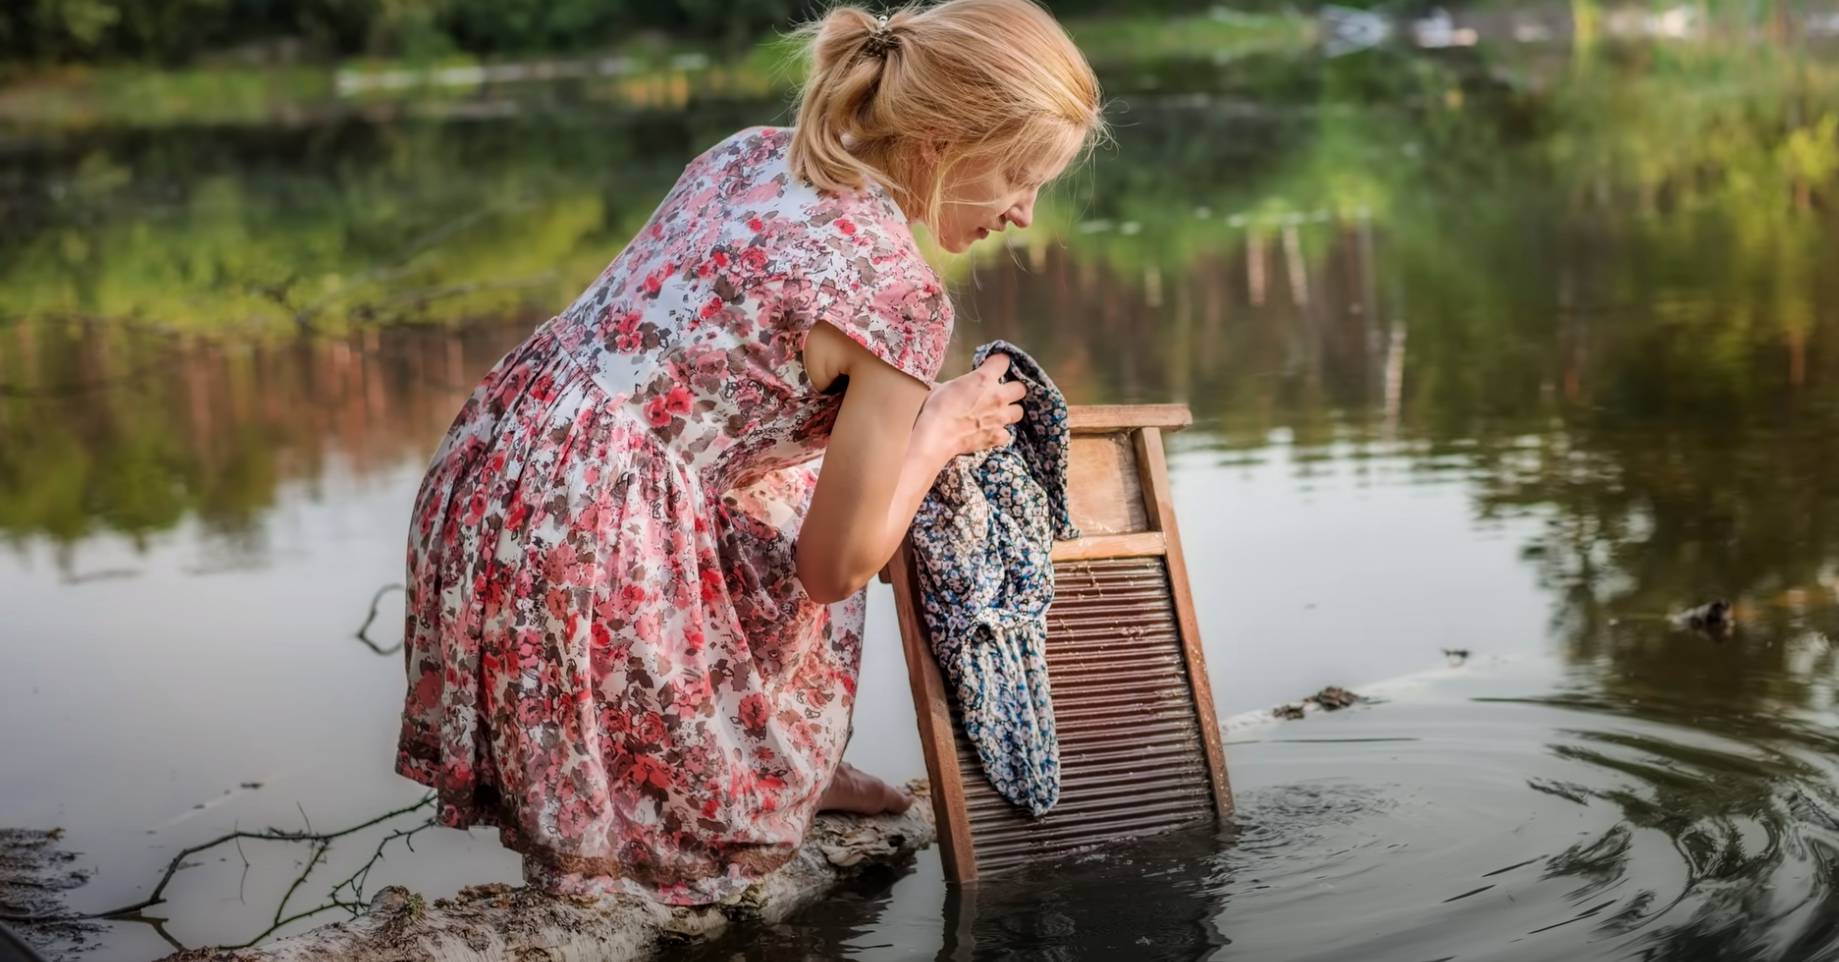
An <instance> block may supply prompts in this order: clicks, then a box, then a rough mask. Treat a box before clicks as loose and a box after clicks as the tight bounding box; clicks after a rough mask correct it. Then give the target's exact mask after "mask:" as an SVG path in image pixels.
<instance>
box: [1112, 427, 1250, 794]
mask: <svg viewBox="0 0 1839 962" xmlns="http://www.w3.org/2000/svg"><path fill="white" fill-rule="evenodd" d="M1135 434H1136V448H1137V468H1138V470H1140V471H1142V472H1143V493H1144V496H1145V501H1146V505H1147V507H1148V510H1149V516H1150V524H1151V526H1152V527H1153V528H1155V529H1156V530H1157V531H1159V532H1161V534H1162V537H1163V539H1164V541H1165V542H1166V544H1167V550H1168V554H1167V556H1166V557H1167V565H1168V575H1169V589H1170V592H1171V593H1172V594H1173V595H1174V601H1175V615H1176V619H1175V620H1176V623H1177V624H1178V625H1179V626H1180V628H1181V650H1182V654H1183V655H1184V656H1185V657H1186V658H1187V662H1188V684H1189V687H1190V688H1191V689H1192V690H1193V692H1194V710H1195V712H1196V714H1197V715H1198V716H1199V721H1200V730H1201V741H1202V742H1203V743H1204V744H1205V746H1206V750H1207V769H1208V773H1209V774H1210V775H1211V776H1212V781H1213V801H1214V809H1215V811H1217V812H1218V813H1219V817H1220V818H1221V819H1222V820H1224V819H1227V818H1230V817H1232V786H1231V783H1230V781H1229V780H1228V779H1227V776H1226V749H1225V746H1223V745H1222V744H1221V743H1220V722H1219V715H1218V714H1216V713H1215V712H1214V708H1213V684H1212V682H1211V681H1209V680H1208V678H1207V656H1206V653H1205V652H1204V651H1202V649H1201V641H1200V622H1199V620H1198V619H1197V618H1196V617H1195V615H1194V592H1193V590H1192V588H1191V587H1190V586H1189V584H1188V564H1187V559H1186V558H1185V557H1183V555H1182V553H1181V532H1180V531H1179V530H1178V528H1177V525H1176V523H1175V501H1174V497H1173V496H1172V494H1171V492H1170V487H1169V474H1168V461H1167V460H1166V454H1165V452H1164V451H1163V448H1162V432H1161V431H1160V430H1158V429H1156V428H1153V427H1146V428H1142V429H1140V430H1138V431H1136V432H1135Z"/></svg>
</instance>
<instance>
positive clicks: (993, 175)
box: [933, 159, 1067, 254]
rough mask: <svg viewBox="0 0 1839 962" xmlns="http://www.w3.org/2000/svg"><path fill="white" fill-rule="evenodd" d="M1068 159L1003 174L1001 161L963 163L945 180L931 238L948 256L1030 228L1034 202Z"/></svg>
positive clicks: (1032, 220)
mask: <svg viewBox="0 0 1839 962" xmlns="http://www.w3.org/2000/svg"><path fill="white" fill-rule="evenodd" d="M1066 165H1067V160H1065V159H1059V160H1054V161H1051V162H1047V163H1041V164H1036V165H1034V166H1033V167H1032V168H1031V169H1022V170H1013V169H1007V170H1006V169H1005V168H1006V167H1007V166H1008V165H1005V164H1004V163H1003V162H1002V161H1001V160H1000V159H987V160H977V159H973V160H968V161H965V162H964V163H962V164H959V165H958V166H957V167H956V168H954V169H953V170H952V172H951V174H949V175H948V176H947V177H946V180H945V184H944V191H943V194H944V203H942V204H941V205H940V208H939V223H938V224H936V225H933V228H934V229H933V236H934V237H935V238H936V239H937V240H938V242H939V246H940V247H943V248H945V249H946V250H947V251H950V252H951V253H953V254H957V253H961V252H962V251H964V249H965V248H967V247H970V246H971V245H972V244H974V243H976V242H977V241H979V240H982V239H983V238H985V237H988V236H990V235H991V234H994V233H997V232H999V231H1003V230H1007V229H1008V228H1009V227H1011V226H1014V227H1018V228H1019V227H1027V226H1028V225H1029V224H1032V223H1034V202H1035V197H1036V195H1038V194H1039V193H1040V192H1041V187H1042V186H1044V185H1045V184H1046V183H1047V182H1048V181H1051V180H1053V179H1054V178H1055V177H1058V176H1060V172H1061V171H1062V170H1064V169H1065V168H1066Z"/></svg>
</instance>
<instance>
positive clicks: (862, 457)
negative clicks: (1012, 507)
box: [798, 322, 1025, 604]
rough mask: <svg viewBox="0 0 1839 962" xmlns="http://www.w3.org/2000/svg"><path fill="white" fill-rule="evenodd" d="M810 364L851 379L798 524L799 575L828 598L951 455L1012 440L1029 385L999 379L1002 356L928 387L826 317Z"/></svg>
mask: <svg viewBox="0 0 1839 962" xmlns="http://www.w3.org/2000/svg"><path fill="white" fill-rule="evenodd" d="M805 365H806V369H807V371H808V372H809V373H810V375H811V380H812V383H814V384H818V385H828V384H830V383H832V382H833V381H834V380H835V379H836V378H838V377H847V378H848V379H849V380H848V383H847V387H846V389H845V391H844V393H843V407H842V410H841V411H839V412H838V414H837V420H836V426H835V427H834V428H833V429H832V431H831V435H830V445H829V448H828V449H827V451H826V452H825V455H824V466H823V470H822V472H821V473H820V474H819V475H818V480H817V490H816V492H815V493H814V494H813V495H812V498H811V507H810V510H809V511H807V512H806V514H805V519H804V523H803V525H802V527H801V528H800V529H799V532H798V579H799V581H800V582H802V583H803V584H804V588H805V592H806V593H807V594H809V595H810V596H811V598H812V599H813V600H815V601H817V602H819V603H825V604H827V603H831V602H835V601H840V600H842V599H844V598H847V597H849V596H850V595H851V594H854V593H855V592H856V590H857V589H859V588H861V587H862V586H863V585H865V584H867V583H868V581H869V579H870V578H873V577H874V576H875V573H876V572H877V571H880V570H881V567H882V566H883V565H885V564H887V561H888V558H890V557H892V556H893V554H894V551H895V549H896V548H898V547H900V540H901V538H903V537H905V536H906V533H907V528H908V527H909V526H910V525H911V524H912V523H913V515H914V514H915V513H916V512H917V511H918V510H919V506H920V502H921V501H923V500H925V497H926V492H927V491H928V490H930V489H931V487H932V482H933V480H934V479H936V478H937V477H938V474H939V472H940V471H941V470H943V469H944V467H945V465H946V463H947V462H949V461H950V460H951V459H952V458H953V457H956V456H957V455H959V454H963V453H966V452H968V451H975V450H981V449H983V448H988V447H993V446H995V445H997V444H1000V443H1005V442H1007V440H1008V431H1007V430H1006V428H1007V426H1008V425H1009V424H1012V423H1014V422H1015V421H1017V420H1020V418H1021V408H1020V407H1018V406H1016V403H1015V402H1017V401H1019V400H1021V397H1022V394H1023V392H1024V391H1025V389H1024V388H1023V387H1022V385H1021V384H1019V383H1016V382H1009V383H1006V384H1005V383H1002V382H1001V378H1002V374H1003V372H1004V371H1006V370H1007V368H1008V358H1006V357H1002V356H1001V355H998V356H997V357H994V358H992V359H991V360H990V361H988V362H986V363H985V364H984V366H983V367H981V368H979V369H977V370H976V371H973V372H971V373H970V374H968V375H965V376H964V377H961V378H955V379H953V380H952V381H949V382H946V383H945V384H943V385H940V386H939V387H937V388H932V387H929V386H928V385H926V384H925V383H923V382H921V381H919V380H917V379H915V378H912V377H909V376H908V375H906V374H904V373H902V372H900V371H898V370H896V369H895V368H894V367H893V366H892V365H890V364H888V363H887V362H885V361H883V360H881V359H880V358H878V357H876V356H875V355H874V354H872V353H870V352H869V351H868V349H867V348H865V347H863V346H862V345H860V344H857V343H856V342H855V341H853V340H851V339H850V338H849V337H848V336H847V335H845V334H843V333H842V332H841V331H838V330H837V329H836V328H834V327H832V326H830V325H829V324H826V323H821V322H820V323H818V324H817V325H815V326H814V327H813V328H812V331H811V334H810V336H809V337H808V338H807V340H806V344H805Z"/></svg>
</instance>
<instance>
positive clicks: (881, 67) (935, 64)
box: [791, 0, 1105, 225]
mask: <svg viewBox="0 0 1839 962" xmlns="http://www.w3.org/2000/svg"><path fill="white" fill-rule="evenodd" d="M798 35H799V36H800V37H802V38H803V39H804V40H805V41H806V44H807V46H806V49H807V52H808V56H809V60H810V65H811V66H810V73H809V75H808V76H807V77H806V79H805V86H804V91H803V93H802V94H801V95H800V98H799V104H798V119H797V121H796V128H797V129H796V131H795V133H794V136H793V139H792V152H791V165H792V171H793V173H795V174H797V175H798V176H801V177H803V178H805V179H806V180H809V181H810V182H811V183H812V184H814V185H816V186H817V187H819V188H822V189H824V190H831V191H843V190H851V189H858V188H860V187H862V186H864V181H865V180H868V179H873V180H875V181H878V182H879V183H881V184H882V185H883V186H884V187H886V188H888V190H889V192H890V193H892V194H893V195H894V197H895V199H896V200H897V201H899V202H900V204H901V206H902V207H903V208H904V209H905V210H906V211H907V212H908V214H909V215H911V216H917V217H918V218H919V219H920V220H921V221H923V222H924V223H926V224H929V225H936V224H937V223H938V215H939V210H940V208H941V207H942V206H943V205H944V202H945V198H944V196H943V191H944V183H945V179H946V177H947V175H949V174H950V173H951V171H952V170H953V169H954V168H956V167H958V166H959V165H960V164H962V163H964V162H965V161H968V160H972V159H985V158H1001V160H1002V163H1003V165H1004V173H1005V174H1007V175H1008V176H1010V177H1011V178H1012V179H1015V180H1019V179H1022V178H1024V177H1026V176H1027V172H1028V170H1029V169H1030V168H1031V167H1033V166H1035V165H1037V164H1044V163H1046V162H1049V161H1068V162H1070V161H1071V160H1072V158H1074V157H1075V156H1077V155H1078V154H1080V153H1082V152H1084V151H1085V150H1087V149H1089V148H1090V147H1091V146H1092V144H1093V143H1095V142H1096V141H1097V139H1098V138H1099V137H1102V136H1103V135H1104V128H1105V124H1104V118H1103V107H1102V104H1101V103H1100V98H1099V90H1098V78H1097V77H1095V76H1094V75H1093V73H1092V67H1091V65H1090V64H1088V63H1086V59H1085V55H1084V54H1082V53H1080V52H1079V48H1078V47H1076V46H1074V44H1073V41H1072V38H1071V37H1068V36H1067V35H1066V31H1065V30H1064V29H1062V28H1061V26H1060V24H1059V23H1058V22H1057V21H1055V20H1054V18H1053V16H1052V15H1051V14H1049V13H1048V12H1047V11H1046V10H1044V9H1042V8H1041V7H1040V6H1039V5H1038V4H1036V3H1034V2H1032V0H943V2H940V3H935V4H932V5H928V6H911V5H910V6H904V7H900V8H898V9H896V10H894V11H892V12H891V13H889V14H888V16H887V18H886V20H885V23H878V22H877V19H876V18H875V17H874V16H872V15H870V14H869V13H868V11H866V10H863V9H862V8H860V7H853V6H845V7H837V8H834V9H832V10H831V11H830V12H828V13H826V14H825V15H824V16H823V18H822V19H820V20H818V21H815V22H813V23H810V24H807V25H805V26H804V27H803V28H801V29H800V31H799V34H798Z"/></svg>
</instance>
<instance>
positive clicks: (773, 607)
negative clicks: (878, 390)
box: [396, 127, 952, 904]
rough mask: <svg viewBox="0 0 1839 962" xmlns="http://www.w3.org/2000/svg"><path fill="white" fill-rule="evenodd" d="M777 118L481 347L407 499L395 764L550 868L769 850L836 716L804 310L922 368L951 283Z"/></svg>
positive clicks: (564, 882) (834, 751) (599, 873)
mask: <svg viewBox="0 0 1839 962" xmlns="http://www.w3.org/2000/svg"><path fill="white" fill-rule="evenodd" d="M789 143H790V131H788V130H786V129H783V128H766V127H758V128H751V129H749V130H745V131H742V132H741V133H739V134H736V135H734V136H732V137H730V138H728V139H727V140H725V141H723V142H722V143H720V144H717V145H716V146H715V147H713V148H711V149H710V150H709V151H707V152H706V153H704V154H703V155H701V156H700V157H698V158H697V159H696V160H694V161H693V162H691V164H690V165H689V166H688V168H686V170H685V172H684V174H683V177H682V178H681V179H680V180H679V181H678V182H677V184H676V186H675V187H674V188H673V189H672V190H671V192H670V194H669V195H668V196H667V197H666V198H665V199H664V201H663V203H662V204H661V205H660V206H659V207H658V210H657V211H656V213H654V214H653V216H652V218H651V220H650V221H649V222H648V223H647V224H646V226H645V228H644V229H643V230H642V231H641V233H640V234H639V236H638V237H637V238H635V239H634V240H633V242H632V243H631V244H630V245H629V246H628V247H627V248H626V250H625V251H624V252H622V253H621V254H620V255H619V257H618V258H616V259H615V260H614V261H613V263H612V264H610V265H609V266H608V267H607V269H606V270H605V271H604V272H602V274H601V275H600V277H599V278H597V279H596V280H595V281H594V283H593V284H592V285H591V286H589V287H588V289H587V290H586V291H585V292H584V293H583V294H582V295H581V296H580V297H579V298H578V299H577V300H576V301H575V302H574V304H573V305H571V306H570V307H569V308H568V309H567V310H566V311H565V312H563V313H562V314H560V315H558V316H557V317H555V318H552V319H551V320H550V321H548V322H547V323H545V324H544V325H542V326H541V327H540V328H538V329H537V330H536V331H535V332H534V333H533V334H532V335H531V336H530V337H529V339H527V340H526V341H525V342H524V343H523V344H521V345H519V346H518V347H517V348H516V349H514V350H512V351H511V352H510V353H509V354H507V355H506V356H505V357H504V358H503V359H502V360H500V361H499V362H498V364H497V365H495V366H494V367H493V369H492V370H491V371H490V372H489V373H487V374H486V376H485V379H484V381H483V382H482V383H481V384H480V385H479V386H478V388H477V389H476V390H475V391H474V392H473V394H472V396H471V397H470V398H469V399H468V400H467V401H466V403H465V404H464V406H463V407H462V408H461V410H460V413H459V416H458V417H457V418H456V419H455V421H454V423H453V426H452V428H451V429H450V430H449V432H448V434H447V436H446V437H445V439H444V440H443V441H442V443H441V446H440V448H439V450H438V452H437V453H436V454H435V456H434V460H433V463H432V464H431V466H430V467H429V469H428V473H427V476H426V478H425V479H424V480H423V483H422V487H421V491H420V494H419V496H418V497H417V499H416V503H415V508H414V515H413V521H412V529H411V532H410V537H409V551H408V584H409V610H408V615H407V638H408V644H407V667H408V682H409V687H408V695H407V698H406V701H405V705H404V708H403V717H402V733H401V740H400V746H399V753H398V758H397V763H396V767H397V771H399V772H401V773H402V774H404V775H406V776H408V777H410V778H413V779H415V780H416V781H419V782H422V783H424V784H427V785H430V786H432V787H434V788H435V789H436V790H437V793H438V795H439V804H440V808H439V818H440V821H441V822H442V823H443V824H446V825H450V826H455V827H465V826H469V825H496V826H498V827H499V829H500V834H501V837H502V838H503V839H504V841H505V843H506V844H507V845H509V846H511V847H513V848H515V849H517V850H518V851H520V852H522V853H523V854H524V856H525V874H526V876H527V877H528V878H529V879H530V880H531V881H532V882H533V883H536V884H541V885H544V886H547V887H549V888H551V889H553V890H556V891H563V892H574V893H580V894H595V893H601V892H609V891H617V892H628V893H633V894H638V895H643V896H646V897H649V898H653V899H657V900H660V901H665V902H671V903H683V904H689V903H705V902H711V901H717V900H720V899H722V898H724V897H727V896H729V895H731V894H733V893H734V892H736V891H738V890H739V889H741V888H743V887H745V886H746V885H747V884H749V883H751V882H752V881H754V880H755V879H757V878H758V877H759V876H761V875H763V874H765V873H766V872H768V871H771V870H772V869H773V868H776V867H778V866H779V865H780V864H783V863H784V862H785V861H786V860H787V859H788V858H789V857H790V856H791V855H792V853H793V852H794V851H795V850H796V848H797V845H798V843H799V840H800V839H801V838H802V837H803V835H804V832H805V830H806V829H807V828H808V827H809V824H810V820H811V817H812V815H813V814H814V812H815V809H816V806H817V802H818V799H819V797H820V796H821V794H822V792H823V789H824V787H825V786H826V785H827V784H828V782H829V779H830V777H831V775H832V773H833V772H834V771H835V768H836V765H837V763H838V761H839V759H840V757H841V755H842V751H843V745H844V742H845V740H846V739H847V736H848V731H849V718H850V712H851V709H852V707H853V705H854V701H855V688H856V677H857V668H858V665H859V663H860V659H861V655H862V624H863V604H862V596H861V595H860V594H857V595H856V596H855V597H853V598H851V599H848V600H846V601H843V602H840V603H838V604H835V605H830V606H825V605H819V604H817V603H815V602H814V601H812V600H811V598H810V597H809V596H808V595H806V594H805V593H804V591H803V588H802V587H801V586H800V584H799V582H798V579H797V577H796V575H795V571H794V566H793V546H794V543H795V539H796V537H797V531H798V525H799V523H800V520H801V519H802V517H803V515H804V512H805V509H806V507H807V506H808V505H809V503H810V497H811V493H812V489H813V487H814V485H815V484H816V480H817V470H818V460H817V459H818V458H819V457H820V456H821V454H822V452H823V449H824V446H825V444H826V443H827V441H828V438H829V433H830V428H831V426H832V424H833V423H834V421H835V417H836V413H837V410H838V408H839V406H840V405H841V394H840V393H837V392H834V391H833V392H828V393H826V392H818V391H816V390H815V389H814V388H813V386H812V384H811V382H810V380H809V378H808V377H807V375H806V372H805V369H804V363H803V360H802V352H803V347H804V339H805V336H806V334H807V333H808V332H809V331H810V329H811V326H812V325H813V324H814V323H816V322H817V321H819V320H823V321H827V322H829V323H831V324H833V325H835V326H836V327H837V328H839V329H840V330H842V331H843V332H844V333H846V334H848V335H849V336H850V337H852V338H854V339H855V340H857V341H858V342H860V343H862V344H863V345H864V346H866V347H867V348H869V349H870V350H871V351H873V352H874V353H875V354H876V355H877V356H878V357H880V358H882V359H883V360H885V361H887V362H888V363H890V364H892V365H894V366H895V367H897V368H899V369H900V370H902V371H904V372H906V373H907V374H910V375H912V376H914V377H916V378H920V379H923V380H928V381H930V380H931V379H932V378H933V377H934V376H935V375H936V374H937V373H938V369H939V365H940V363H941V360H942V357H943V353H944V348H945V343H946V341H947V340H948V339H949V337H950V333H951V324H952V314H951V307H950V304H949V302H948V300H947V299H946V296H945V292H944V290H943V288H942V286H941V284H940V282H939V279H938V277H937V276H936V275H935V274H934V273H933V272H932V270H931V269H930V268H929V267H928V266H927V265H926V263H925V261H924V260H923V259H922V258H921V256H920V252H919V250H918V249H917V248H916V246H915V245H914V242H913V237H912V234H911V233H910V232H909V231H908V229H907V226H906V222H905V218H904V217H903V216H902V215H901V213H900V210H899V207H898V206H897V205H896V204H895V202H894V201H893V199H892V197H891V196H890V195H889V194H888V193H887V192H886V191H885V190H883V189H882V188H880V187H879V186H870V187H868V188H866V189H864V190H862V191H859V192H855V193H852V194H848V195H832V194H822V193H819V192H817V191H816V190H815V189H813V188H812V187H811V186H810V185H809V184H808V183H806V182H804V181H802V180H800V179H799V178H796V177H794V176H792V175H791V173H790V170H789V168H788V165H787V163H786V153H787V147H788V145H789Z"/></svg>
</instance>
